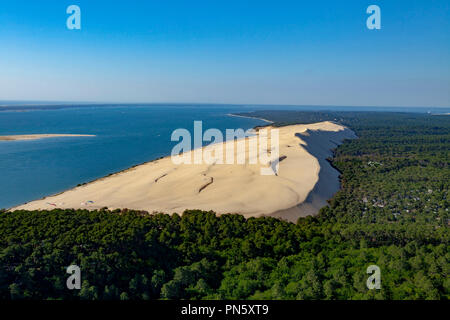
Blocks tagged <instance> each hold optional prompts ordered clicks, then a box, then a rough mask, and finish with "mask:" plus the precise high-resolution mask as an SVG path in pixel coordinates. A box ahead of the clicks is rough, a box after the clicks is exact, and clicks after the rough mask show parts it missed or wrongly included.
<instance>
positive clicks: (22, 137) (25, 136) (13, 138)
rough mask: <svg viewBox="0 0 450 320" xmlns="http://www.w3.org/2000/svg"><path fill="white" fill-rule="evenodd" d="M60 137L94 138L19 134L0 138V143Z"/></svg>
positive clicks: (85, 135)
mask: <svg viewBox="0 0 450 320" xmlns="http://www.w3.org/2000/svg"><path fill="white" fill-rule="evenodd" d="M61 137H95V135H92V134H20V135H8V136H0V141H17V140H38V139H46V138H61Z"/></svg>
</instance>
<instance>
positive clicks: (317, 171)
mask: <svg viewBox="0 0 450 320" xmlns="http://www.w3.org/2000/svg"><path fill="white" fill-rule="evenodd" d="M267 128H268V130H269V132H270V130H271V129H272V127H267ZM277 129H279V158H278V160H281V161H280V162H279V170H278V172H277V175H261V171H260V169H261V168H268V167H270V166H273V163H274V159H273V158H272V159H268V161H266V162H263V163H261V161H259V162H258V163H256V164H250V163H251V161H250V158H251V155H250V154H249V150H248V147H249V145H250V144H251V141H254V140H255V139H258V134H259V133H258V134H257V135H256V136H254V137H249V138H246V139H240V140H236V141H229V142H225V143H218V144H214V145H210V146H208V147H204V148H203V151H204V152H206V151H208V152H210V154H211V155H213V158H214V157H215V156H216V155H220V152H219V151H220V150H222V151H223V154H224V155H225V150H226V148H235V147H236V145H237V144H238V143H240V142H241V143H242V141H243V140H244V142H245V144H246V148H245V154H244V156H245V164H220V161H218V160H217V159H219V158H217V159H216V160H215V161H213V162H212V163H209V164H208V163H202V164H179V165H176V164H174V163H173V161H172V159H171V158H170V157H166V158H162V159H159V160H156V161H152V162H148V163H145V164H142V165H139V166H136V167H133V168H130V169H128V170H125V171H122V172H119V173H116V174H113V175H111V176H108V177H105V178H101V179H98V180H96V181H93V182H90V183H88V184H85V185H82V186H79V187H76V188H74V189H71V190H68V191H65V192H63V193H60V194H58V195H54V196H49V197H46V198H44V199H41V200H37V201H32V202H29V203H27V204H24V205H21V206H19V207H16V208H14V209H28V210H35V209H54V208H55V207H58V208H84V209H99V208H102V207H108V208H109V209H116V208H128V209H138V210H145V211H148V212H150V213H152V212H164V213H174V212H177V213H182V212H183V211H184V210H186V209H201V210H213V211H215V212H217V213H218V214H223V213H239V214H242V215H244V216H245V217H247V218H248V217H256V216H262V215H270V216H275V217H279V218H282V219H286V220H289V221H296V219H298V217H300V216H304V215H307V214H315V213H316V212H317V210H318V208H320V207H321V206H323V205H326V200H327V199H329V198H331V197H332V195H333V194H334V193H335V192H336V191H337V190H338V188H339V180H338V175H339V173H338V172H337V171H336V170H335V169H333V168H332V167H331V166H330V164H329V163H328V162H327V160H326V158H327V157H329V156H331V155H332V153H331V149H333V148H335V147H336V146H337V145H339V144H340V143H342V141H343V140H344V139H352V138H355V135H354V133H353V132H352V131H351V130H349V129H348V128H346V127H343V126H341V125H338V124H335V123H333V122H328V121H327V122H320V123H315V124H308V125H292V126H285V127H281V128H277ZM269 137H270V134H269ZM269 140H270V139H269ZM219 149H220V150H219ZM271 149H272V146H269V151H270V150H271ZM194 152H196V150H193V151H190V152H188V153H185V154H184V155H185V156H187V157H190V158H191V159H193V154H194ZM197 152H198V150H197ZM224 157H225V156H224Z"/></svg>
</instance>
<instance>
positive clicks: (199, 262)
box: [0, 111, 450, 300]
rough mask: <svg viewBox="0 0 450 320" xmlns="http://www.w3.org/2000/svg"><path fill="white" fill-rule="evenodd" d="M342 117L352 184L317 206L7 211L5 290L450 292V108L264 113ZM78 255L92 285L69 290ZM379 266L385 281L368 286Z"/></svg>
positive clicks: (73, 294)
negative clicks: (348, 136) (371, 269)
mask: <svg viewBox="0 0 450 320" xmlns="http://www.w3.org/2000/svg"><path fill="white" fill-rule="evenodd" d="M243 115H250V116H255V117H262V118H266V119H272V120H273V121H275V125H286V124H291V123H310V122H317V121H323V120H333V121H336V122H339V123H343V124H345V125H347V126H349V127H350V128H352V129H353V130H354V131H355V133H356V134H357V135H358V137H359V139H355V140H349V141H346V142H344V144H342V145H341V146H339V147H338V148H337V149H336V150H335V155H334V157H333V158H332V159H330V161H331V163H332V164H333V166H334V167H335V168H337V169H338V170H339V171H340V172H341V181H342V188H341V190H340V191H339V192H338V193H337V194H336V195H335V196H334V197H333V199H331V200H330V201H329V206H328V207H325V208H322V209H321V211H320V213H319V215H317V216H315V217H307V218H300V219H299V220H298V222H297V224H293V223H288V222H284V221H281V220H277V219H274V218H250V219H247V220H246V219H244V218H243V217H242V216H240V215H233V214H228V215H222V216H216V215H215V214H214V212H201V211H187V212H185V213H184V214H183V215H182V216H179V215H176V214H175V215H172V216H169V215H165V214H156V215H149V214H147V213H146V212H136V211H131V210H122V211H119V210H116V211H112V212H110V211H108V210H106V209H105V210H100V211H93V212H89V211H87V210H60V209H55V210H53V211H33V212H31V211H15V212H6V211H2V212H0V299H24V298H25V299H122V300H126V299H448V298H449V289H450V278H449V271H450V270H449V258H450V252H449V239H450V233H449V223H450V220H449V212H448V208H449V207H450V206H449V200H448V199H449V184H450V168H449V159H450V157H449V150H450V120H449V119H450V118H449V117H448V116H433V115H426V114H407V113H369V112H367V113H363V112H314V113H312V112H299V111H285V112H283V111H261V112H254V113H251V114H243ZM71 264H76V265H78V266H80V268H81V272H82V288H81V290H72V291H71V290H68V289H67V288H66V279H67V277H68V276H69V275H68V274H66V267H67V266H68V265H71ZM369 265H377V266H379V267H380V270H381V289H380V290H369V289H368V288H367V286H366V280H367V278H368V276H369V275H368V274H367V273H366V269H367V267H368V266H369Z"/></svg>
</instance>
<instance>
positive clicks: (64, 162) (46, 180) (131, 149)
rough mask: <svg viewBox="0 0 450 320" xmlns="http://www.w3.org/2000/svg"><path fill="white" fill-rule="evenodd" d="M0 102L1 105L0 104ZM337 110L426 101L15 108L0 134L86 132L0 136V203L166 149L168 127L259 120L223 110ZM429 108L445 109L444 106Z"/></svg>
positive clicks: (242, 124)
mask: <svg viewBox="0 0 450 320" xmlns="http://www.w3.org/2000/svg"><path fill="white" fill-rule="evenodd" d="M2 108H3V107H2ZM264 109H271V110H274V109H279V110H282V109H284V110H293V109H295V110H308V111H309V110H339V111H374V110H378V111H405V112H406V111H408V112H428V111H430V109H428V108H408V109H404V108H383V109H380V108H372V107H362V108H355V107H317V106H314V107H312V106H311V107H308V106H301V107H295V106H242V105H241V106H238V105H182V104H177V105H167V104H164V105H157V104H154V105H102V106H99V105H79V106H70V107H67V106H57V105H49V106H47V107H37V108H34V107H33V108H31V109H29V110H27V111H26V112H18V111H17V110H19V109H17V110H16V108H12V109H10V111H1V112H0V135H12V134H44V133H58V134H61V133H67V134H92V135H95V137H64V138H51V139H42V140H32V141H0V208H9V207H11V206H15V205H19V204H22V203H24V202H28V201H31V200H35V199H39V198H42V197H44V196H47V195H50V194H55V193H58V192H61V191H64V190H66V189H69V188H72V187H75V186H76V185H77V184H80V183H84V182H88V181H91V180H94V179H97V178H100V177H103V176H106V175H108V174H110V173H114V172H117V171H120V170H123V169H126V168H129V167H131V166H133V165H136V164H140V163H143V162H146V161H150V160H153V159H156V158H159V157H162V156H166V155H169V154H170V152H171V150H172V148H173V146H174V145H175V144H176V143H177V142H172V141H171V140H170V137H171V134H172V132H173V130H174V129H177V128H185V129H188V130H190V131H191V132H192V131H193V124H194V123H193V122H194V121H195V120H202V121H203V130H206V129H208V128H218V129H220V130H222V131H223V132H225V129H237V128H242V129H249V128H252V127H254V126H257V125H261V124H264V122H263V121H261V120H257V119H249V118H239V117H230V116H228V115H227V114H228V113H231V112H245V111H252V110H264ZM432 112H436V113H448V112H449V109H448V108H447V109H438V110H435V109H433V110H432Z"/></svg>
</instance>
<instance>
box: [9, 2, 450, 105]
mask: <svg viewBox="0 0 450 320" xmlns="http://www.w3.org/2000/svg"><path fill="white" fill-rule="evenodd" d="M373 4H375V5H378V6H379V7H380V9H381V29H380V30H376V29H375V30H369V29H368V28H367V26H366V20H367V18H368V17H369V14H367V13H366V9H367V7H368V6H369V5H373ZM70 5H78V6H79V7H80V9H81V29H80V30H69V29H68V28H67V26H66V20H67V18H68V17H69V16H70V15H69V14H67V13H66V9H67V7H68V6H70ZM0 100H33V101H36V100H45V101H91V102H117V103H121V102H180V103H181V102H199V103H238V104H239V103H241V104H294V105H341V106H410V107H411V106H425V107H428V106H430V107H439V106H443V107H448V106H450V1H448V0H420V1H419V0H408V1H403V0H386V1H381V0H377V1H375V0H368V1H364V0H345V1H336V0H333V1H332V0H329V1H325V0H315V1H312V0H308V1H302V0H297V1H283V0H278V1H264V0H258V1H245V0H239V1H235V0H226V1H222V0H207V1H196V0H190V1H187V0H185V1H174V0H164V1H162V0H158V1H156V0H149V1H138V0H127V1H121V0H117V1H101V0H86V1H84V0H80V1H75V0H69V1H65V0H54V1H50V0H40V1H29V0H14V1H10V0H0Z"/></svg>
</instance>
